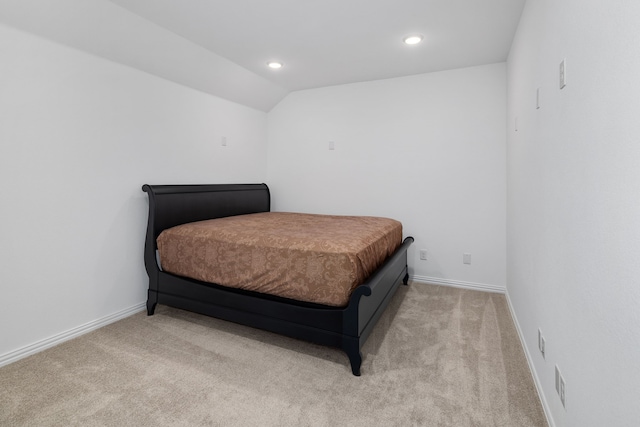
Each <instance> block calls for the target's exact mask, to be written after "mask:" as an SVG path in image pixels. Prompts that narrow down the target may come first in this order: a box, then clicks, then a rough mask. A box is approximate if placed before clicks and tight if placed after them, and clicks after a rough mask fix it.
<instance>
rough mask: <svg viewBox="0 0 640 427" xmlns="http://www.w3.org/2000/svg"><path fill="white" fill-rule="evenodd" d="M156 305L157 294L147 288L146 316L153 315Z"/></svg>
mask: <svg viewBox="0 0 640 427" xmlns="http://www.w3.org/2000/svg"><path fill="white" fill-rule="evenodd" d="M156 305H158V294H157V293H156V292H154V291H152V290H149V291H148V292H147V316H153V312H154V311H156Z"/></svg>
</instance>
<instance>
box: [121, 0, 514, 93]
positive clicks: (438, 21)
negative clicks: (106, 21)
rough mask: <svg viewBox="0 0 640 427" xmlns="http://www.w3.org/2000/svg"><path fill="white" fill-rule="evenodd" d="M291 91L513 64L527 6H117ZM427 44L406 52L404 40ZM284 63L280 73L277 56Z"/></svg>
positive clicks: (426, 1) (291, 2)
mask: <svg viewBox="0 0 640 427" xmlns="http://www.w3.org/2000/svg"><path fill="white" fill-rule="evenodd" d="M111 1H112V2H113V3H116V4H118V5H120V6H122V7H124V8H126V9H128V10H130V11H131V12H134V13H136V14H138V15H140V16H142V17H144V18H146V19H148V20H150V21H152V22H155V23H157V24H158V25H160V26H162V27H164V28H166V29H168V30H170V31H172V32H174V33H176V34H179V35H181V36H183V37H185V38H187V39H189V40H191V41H193V42H194V43H197V44H199V45H200V46H203V47H204V48H206V49H208V50H210V51H212V52H215V53H217V54H218V55H220V56H223V57H225V58H227V59H230V60H231V61H233V62H234V63H236V64H238V65H240V66H242V67H244V68H246V69H247V70H250V71H252V72H254V73H256V74H259V75H261V76H262V77H264V78H266V79H268V80H270V81H272V82H274V83H276V84H278V85H279V86H282V87H284V88H285V89H287V90H299V89H308V88H315V87H321V86H330V85H336V84H343V83H352V82H360V81H368V80H377V79H384V78H390V77H398V76H406V75H411V74H419V73H427V72H432V71H439V70H447V69H454V68H462V67H468V66H473V65H480V64H490V63H496V62H501V61H505V60H506V57H507V54H508V52H509V48H510V46H511V41H512V39H513V35H514V33H515V30H516V27H517V25H518V21H519V19H520V14H521V13H522V7H523V5H524V0H269V1H265V0H218V1H204V0H111ZM410 33H420V34H422V35H424V37H425V40H424V42H423V43H421V44H420V45H417V46H407V45H405V44H404V43H403V42H402V38H403V36H405V35H407V34H410ZM273 59H276V60H279V61H282V62H283V63H284V67H283V68H282V69H280V70H271V69H268V68H267V67H266V62H267V61H269V60H273Z"/></svg>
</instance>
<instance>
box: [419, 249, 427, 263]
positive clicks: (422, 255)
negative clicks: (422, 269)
mask: <svg viewBox="0 0 640 427" xmlns="http://www.w3.org/2000/svg"><path fill="white" fill-rule="evenodd" d="M420 259H421V260H422V261H426V260H427V250H426V249H420Z"/></svg>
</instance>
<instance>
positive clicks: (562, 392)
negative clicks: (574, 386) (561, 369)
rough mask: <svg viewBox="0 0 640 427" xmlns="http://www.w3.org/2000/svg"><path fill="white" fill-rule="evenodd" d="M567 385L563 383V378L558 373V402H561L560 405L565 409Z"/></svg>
mask: <svg viewBox="0 0 640 427" xmlns="http://www.w3.org/2000/svg"><path fill="white" fill-rule="evenodd" d="M566 391H567V386H566V385H565V383H564V378H562V375H560V402H562V406H563V407H564V409H567V398H566V394H565V393H566Z"/></svg>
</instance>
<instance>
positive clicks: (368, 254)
mask: <svg viewBox="0 0 640 427" xmlns="http://www.w3.org/2000/svg"><path fill="white" fill-rule="evenodd" d="M157 243H158V252H159V256H160V263H161V266H162V269H163V270H164V271H166V272H169V273H172V274H176V275H179V276H184V277H188V278H191V279H196V280H200V281H204V282H208V283H215V284H218V285H222V286H227V287H232V288H239V289H245V290H250V291H255V292H260V293H266V294H270V295H276V296H280V297H284V298H290V299H294V300H299V301H306V302H312V303H317V304H323V305H328V306H335V307H341V306H345V305H347V303H348V301H349V297H350V295H351V293H352V292H353V289H354V288H355V287H356V286H358V285H360V284H362V283H363V282H364V281H365V280H366V279H367V278H368V277H369V276H370V275H371V273H373V272H374V271H375V270H376V269H377V268H378V267H379V266H380V265H382V263H383V262H384V260H385V259H386V258H388V257H389V256H390V255H391V254H393V252H394V251H395V250H396V249H397V248H398V247H399V246H400V244H401V243H402V224H401V223H400V222H398V221H396V220H393V219H389V218H380V217H363V216H333V215H314V214H301V213H289V212H263V213H256V214H250V215H238V216H232V217H226V218H217V219H212V220H206V221H199V222H193V223H189V224H183V225H179V226H176V227H173V228H170V229H167V230H164V231H163V232H162V233H161V234H160V235H159V236H158V239H157Z"/></svg>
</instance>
